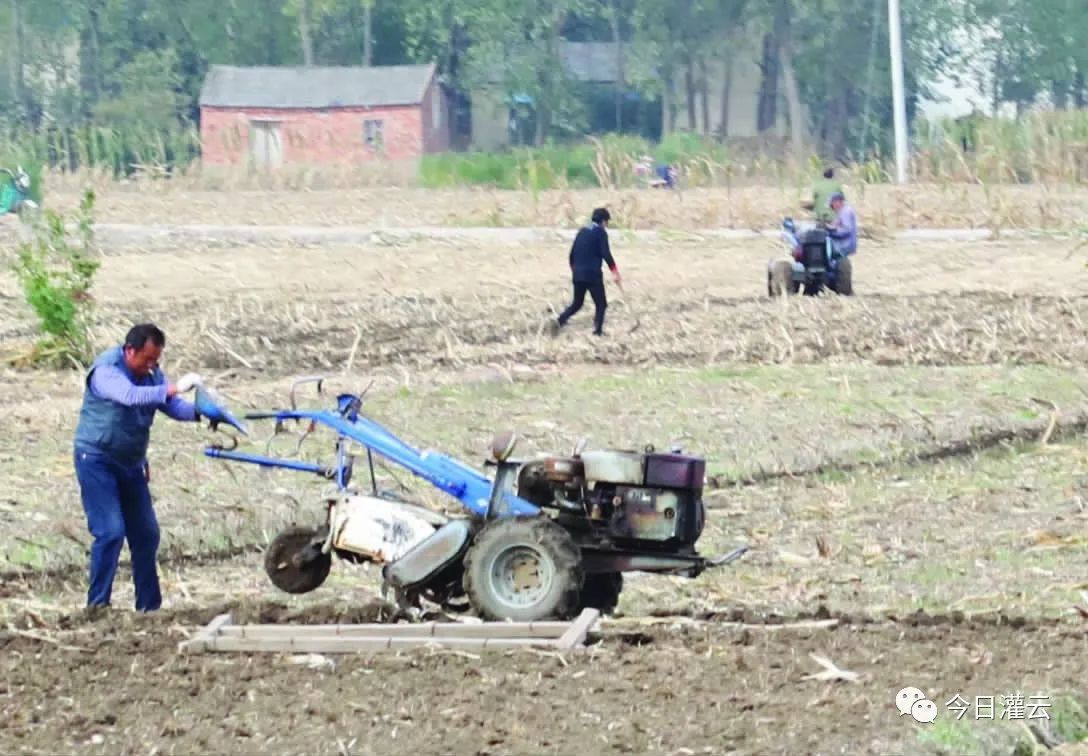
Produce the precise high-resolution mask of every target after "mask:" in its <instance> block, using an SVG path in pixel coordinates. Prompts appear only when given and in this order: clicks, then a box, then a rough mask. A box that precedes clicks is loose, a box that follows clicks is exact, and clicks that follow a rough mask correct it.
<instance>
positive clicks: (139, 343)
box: [123, 323, 166, 377]
mask: <svg viewBox="0 0 1088 756" xmlns="http://www.w3.org/2000/svg"><path fill="white" fill-rule="evenodd" d="M165 346H166V335H165V334H164V333H163V332H162V331H161V330H160V329H159V328H158V327H157V326H155V325H152V324H151V323H141V324H140V325H136V326H133V327H132V328H131V329H130V330H129V332H128V333H127V334H126V335H125V344H124V347H123V349H124V352H125V365H127V366H128V369H129V370H131V371H132V373H133V375H136V376H139V377H144V376H148V375H151V373H152V371H153V370H154V369H155V368H157V367H158V366H159V358H160V357H162V350H163V347H165Z"/></svg>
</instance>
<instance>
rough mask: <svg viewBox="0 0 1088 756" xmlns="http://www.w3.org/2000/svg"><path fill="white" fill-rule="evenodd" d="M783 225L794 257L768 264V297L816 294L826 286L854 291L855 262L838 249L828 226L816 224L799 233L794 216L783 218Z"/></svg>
mask: <svg viewBox="0 0 1088 756" xmlns="http://www.w3.org/2000/svg"><path fill="white" fill-rule="evenodd" d="M782 228H783V234H782V235H783V238H784V239H785V240H786V243H787V245H788V247H789V250H790V257H791V258H792V259H788V260H784V259H782V258H774V259H772V260H771V261H770V262H769V263H768V264H767V294H768V296H771V297H778V296H781V295H782V294H783V293H786V294H798V293H803V294H805V296H815V295H817V294H819V293H820V292H822V291H823V290H824V289H829V290H831V291H833V292H835V293H836V294H842V295H844V296H850V295H852V294H853V293H854V282H853V264H852V262H851V260H850V258H849V257H847V256H845V255H842V254H840V253H838V252H836V251H835V248H834V245H833V244H832V243H831V236H830V235H829V234H828V233H827V229H826V228H824V227H823V226H815V227H810V228H806V229H804V230H802V231H801V232H800V233H798V231H797V227H796V226H795V225H794V222H793V219H792V218H786V219H785V220H783V221H782Z"/></svg>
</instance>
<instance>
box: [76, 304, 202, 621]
mask: <svg viewBox="0 0 1088 756" xmlns="http://www.w3.org/2000/svg"><path fill="white" fill-rule="evenodd" d="M165 345H166V336H165V335H163V332H162V331H161V330H159V329H158V328H157V327H156V326H154V325H152V324H150V323H145V324H142V325H137V326H134V327H133V328H132V329H131V330H130V331H129V332H128V335H127V336H125V341H124V343H123V344H120V345H117V346H114V347H111V348H110V349H107V350H106V351H104V352H102V353H101V354H100V355H98V357H97V358H96V359H95V361H94V363H93V364H92V365H91V368H90V370H89V371H88V372H87V375H86V378H85V382H84V390H83V406H82V408H81V409H80V411H79V424H78V425H77V427H76V432H75V441H74V450H73V451H74V454H75V468H76V477H77V479H78V480H79V490H80V497H81V499H82V501H83V511H84V513H85V514H86V516H87V529H88V530H89V531H90V533H91V535H92V536H93V537H94V542H93V543H92V545H91V559H90V561H91V564H90V588H89V589H88V591H87V606H88V607H100V606H108V605H109V603H110V595H111V592H112V589H113V578H114V575H115V574H116V572H117V561H118V558H119V557H120V555H121V547H122V546H123V545H124V542H125V541H126V540H127V541H128V548H129V551H131V552H132V578H133V581H134V582H135V584H136V610H137V611H140V612H151V611H155V610H157V609H159V608H160V605H161V604H162V595H161V593H160V592H159V576H158V570H157V566H156V563H155V560H156V555H157V552H158V548H159V524H158V520H157V518H156V517H155V509H154V507H153V506H152V503H151V492H150V491H149V490H148V480H149V477H150V475H149V473H148V465H147V447H148V440H149V437H150V434H151V424H152V423H153V422H154V420H155V414H156V413H157V412H159V411H161V412H164V413H166V415H167V416H169V417H171V418H173V419H174V420H179V421H182V422H199V421H200V413H198V412H197V410H196V407H195V406H193V405H192V404H190V403H189V402H187V401H185V400H184V399H182V398H181V397H180V396H179V394H182V393H185V392H186V391H189V390H191V389H192V388H194V387H195V386H196V385H198V384H199V383H200V382H201V378H200V376H199V375H197V374H196V373H189V374H187V375H185V376H183V377H182V378H181V380H179V381H178V382H177V384H173V383H171V382H170V381H168V380H167V379H166V376H165V375H163V372H162V370H160V369H159V360H160V358H161V357H162V351H163V347H164V346H165Z"/></svg>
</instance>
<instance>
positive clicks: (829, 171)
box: [824, 165, 835, 179]
mask: <svg viewBox="0 0 1088 756" xmlns="http://www.w3.org/2000/svg"><path fill="white" fill-rule="evenodd" d="M824 178H825V179H829V178H835V169H834V168H832V167H831V166H830V165H829V166H827V167H826V168H824Z"/></svg>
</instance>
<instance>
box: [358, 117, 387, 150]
mask: <svg viewBox="0 0 1088 756" xmlns="http://www.w3.org/2000/svg"><path fill="white" fill-rule="evenodd" d="M383 141H384V140H383V139H382V121H381V120H380V119H378V118H367V119H366V120H365V121H363V144H365V145H366V146H367V147H370V148H372V149H381V147H382V144H383Z"/></svg>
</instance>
